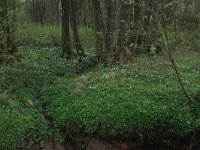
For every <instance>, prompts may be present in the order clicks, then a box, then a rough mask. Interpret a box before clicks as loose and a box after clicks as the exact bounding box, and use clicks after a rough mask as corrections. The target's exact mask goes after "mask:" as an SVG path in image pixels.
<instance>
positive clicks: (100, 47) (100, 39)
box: [92, 0, 105, 62]
mask: <svg viewBox="0 0 200 150" xmlns="http://www.w3.org/2000/svg"><path fill="white" fill-rule="evenodd" d="M92 4H93V7H94V10H95V25H96V51H97V57H98V60H99V62H105V60H104V58H105V38H104V37H105V36H104V34H105V32H104V23H103V14H102V10H101V3H100V1H99V0H92Z"/></svg>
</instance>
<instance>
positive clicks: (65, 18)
mask: <svg viewBox="0 0 200 150" xmlns="http://www.w3.org/2000/svg"><path fill="white" fill-rule="evenodd" d="M69 9H70V5H69V0H62V46H63V56H65V57H66V59H72V58H73V51H72V46H71V39H70V30H69V27H70V20H69V19H70V18H69Z"/></svg>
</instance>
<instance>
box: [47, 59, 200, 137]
mask: <svg viewBox="0 0 200 150" xmlns="http://www.w3.org/2000/svg"><path fill="white" fill-rule="evenodd" d="M198 56H199V55H197V56H195V55H194V56H193V57H191V58H188V60H186V61H185V62H184V61H183V60H184V59H180V60H179V61H178V62H179V63H178V64H179V68H180V69H181V73H182V75H183V80H184V83H185V84H186V88H187V89H189V92H190V93H191V92H193V91H198V90H199V88H200V86H199V85H200V80H199V79H200V78H199V77H200V76H199V71H200V70H199V69H197V68H195V67H194V66H193V65H194V64H195V66H196V65H197V64H198V65H199V63H200V62H199V60H198ZM184 58H185V57H184ZM191 60H192V61H193V62H192V63H189V62H190V61H191ZM192 64H193V65H192ZM43 98H44V99H45V100H46V101H49V115H50V116H51V117H52V118H53V120H54V121H55V122H56V123H57V124H59V123H61V124H62V123H63V122H67V123H68V127H69V128H70V129H71V130H72V131H73V132H80V131H84V133H88V134H94V133H96V134H100V135H102V134H103V135H104V134H106V135H108V134H110V135H115V134H120V133H124V132H131V131H134V130H137V129H138V128H154V127H157V126H161V127H169V129H170V132H171V133H172V134H175V135H179V136H184V135H188V134H190V133H191V132H193V131H196V130H198V128H199V127H200V122H199V121H200V118H199V116H196V115H195V114H194V113H192V112H190V111H189V110H188V109H187V107H185V106H184V104H185V103H186V101H187V99H186V98H185V96H184V94H183V93H182V91H181V88H180V86H179V83H178V82H177V79H176V76H175V74H174V70H173V69H172V68H171V66H170V64H169V63H167V62H162V61H161V60H158V61H156V63H155V64H152V62H151V61H148V60H140V61H139V63H138V64H136V65H134V66H133V67H132V66H121V67H120V66H115V67H113V68H111V69H110V68H102V67H99V68H97V69H95V70H93V71H91V72H89V73H86V74H84V75H82V76H79V77H77V78H74V79H73V78H62V79H60V80H59V82H58V84H56V85H55V86H53V87H52V88H51V89H50V90H49V91H48V92H47V93H45V95H44V97H43ZM195 105H198V102H197V104H195ZM195 108H197V111H199V109H198V107H195Z"/></svg>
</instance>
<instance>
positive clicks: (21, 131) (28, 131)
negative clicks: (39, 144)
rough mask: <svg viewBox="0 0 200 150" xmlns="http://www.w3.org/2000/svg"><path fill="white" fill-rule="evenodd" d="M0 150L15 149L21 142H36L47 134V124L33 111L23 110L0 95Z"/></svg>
mask: <svg viewBox="0 0 200 150" xmlns="http://www.w3.org/2000/svg"><path fill="white" fill-rule="evenodd" d="M0 118H1V119H0V131H1V132H0V137H1V138H0V143H1V144H0V149H17V147H18V146H20V144H21V142H28V143H31V142H36V141H40V140H41V138H42V137H43V136H44V135H46V134H47V128H48V126H47V122H46V120H45V119H44V116H43V115H42V114H41V113H39V112H38V111H37V110H35V109H30V108H24V107H22V106H21V104H20V103H19V102H17V101H16V100H13V98H12V97H9V96H8V95H7V94H5V93H3V94H0Z"/></svg>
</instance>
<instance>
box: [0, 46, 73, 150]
mask: <svg viewBox="0 0 200 150" xmlns="http://www.w3.org/2000/svg"><path fill="white" fill-rule="evenodd" d="M27 49H28V48H20V50H19V54H18V55H21V56H23V58H22V59H21V61H20V62H19V63H16V64H12V65H0V74H1V76H0V84H1V86H0V118H1V119H0V131H1V132H0V143H1V144H0V149H16V148H17V145H19V146H20V142H28V143H29V144H31V143H33V142H39V141H40V140H42V138H44V136H46V135H48V132H49V131H48V130H49V129H48V128H49V127H48V124H47V120H46V119H45V117H44V114H43V113H42V112H41V110H42V109H43V104H44V101H42V99H41V96H42V94H43V92H45V91H46V90H47V89H48V88H49V87H51V86H52V85H53V84H54V83H55V82H56V80H57V78H58V77H60V76H59V75H60V74H61V75H65V76H70V72H73V70H70V69H72V68H74V67H73V63H68V62H66V61H65V60H64V59H62V58H60V55H61V50H59V49H43V50H31V49H29V51H27ZM47 129H48V130H47Z"/></svg>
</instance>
